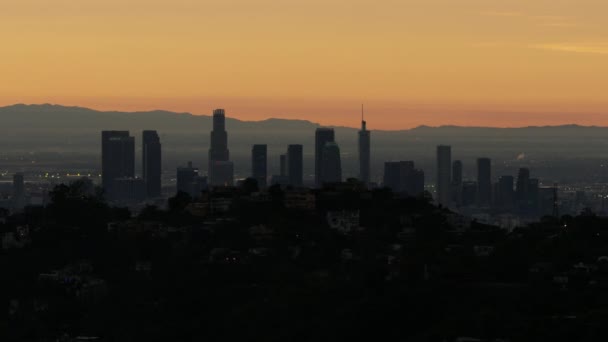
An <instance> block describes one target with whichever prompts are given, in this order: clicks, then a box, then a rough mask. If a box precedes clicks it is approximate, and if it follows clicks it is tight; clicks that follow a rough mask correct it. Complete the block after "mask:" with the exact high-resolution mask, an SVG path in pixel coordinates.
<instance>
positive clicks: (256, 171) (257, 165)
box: [251, 145, 268, 188]
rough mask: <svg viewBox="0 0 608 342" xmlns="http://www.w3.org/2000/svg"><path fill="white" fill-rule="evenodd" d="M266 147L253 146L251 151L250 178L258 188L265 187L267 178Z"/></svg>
mask: <svg viewBox="0 0 608 342" xmlns="http://www.w3.org/2000/svg"><path fill="white" fill-rule="evenodd" d="M267 168H268V146H266V145H253V147H252V149H251V177H252V178H253V179H255V180H256V181H257V182H258V186H259V187H260V188H265V187H266V182H267V178H268V171H267Z"/></svg>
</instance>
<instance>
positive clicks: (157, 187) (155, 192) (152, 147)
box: [142, 131, 162, 198]
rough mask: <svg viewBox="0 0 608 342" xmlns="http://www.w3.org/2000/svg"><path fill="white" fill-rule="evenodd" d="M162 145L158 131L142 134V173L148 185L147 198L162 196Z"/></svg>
mask: <svg viewBox="0 0 608 342" xmlns="http://www.w3.org/2000/svg"><path fill="white" fill-rule="evenodd" d="M161 165H162V159H161V144H160V138H159V137H158V133H157V132H156V131H143V133H142V172H143V179H144V181H145V183H146V196H147V197H148V198H151V197H160V195H161V172H162V166H161Z"/></svg>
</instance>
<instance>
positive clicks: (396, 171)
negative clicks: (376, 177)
mask: <svg viewBox="0 0 608 342" xmlns="http://www.w3.org/2000/svg"><path fill="white" fill-rule="evenodd" d="M383 184H384V186H385V187H387V188H389V189H391V190H392V191H393V192H400V191H401V162H393V161H391V162H384V181H383Z"/></svg>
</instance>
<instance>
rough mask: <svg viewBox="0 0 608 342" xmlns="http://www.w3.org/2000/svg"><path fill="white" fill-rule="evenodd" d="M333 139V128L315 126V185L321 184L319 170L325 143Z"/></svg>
mask: <svg viewBox="0 0 608 342" xmlns="http://www.w3.org/2000/svg"><path fill="white" fill-rule="evenodd" d="M334 141H335V133H334V129H333V128H317V130H316V131H315V184H316V186H317V187H320V186H321V185H323V180H322V177H321V170H322V165H323V150H324V148H325V145H326V144H327V143H332V142H334Z"/></svg>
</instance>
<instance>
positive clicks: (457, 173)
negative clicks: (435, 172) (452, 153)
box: [452, 160, 462, 185]
mask: <svg viewBox="0 0 608 342" xmlns="http://www.w3.org/2000/svg"><path fill="white" fill-rule="evenodd" d="M452 184H454V185H462V161H460V160H454V162H453V163H452Z"/></svg>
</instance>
